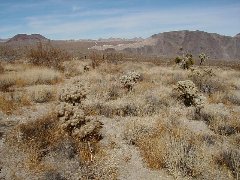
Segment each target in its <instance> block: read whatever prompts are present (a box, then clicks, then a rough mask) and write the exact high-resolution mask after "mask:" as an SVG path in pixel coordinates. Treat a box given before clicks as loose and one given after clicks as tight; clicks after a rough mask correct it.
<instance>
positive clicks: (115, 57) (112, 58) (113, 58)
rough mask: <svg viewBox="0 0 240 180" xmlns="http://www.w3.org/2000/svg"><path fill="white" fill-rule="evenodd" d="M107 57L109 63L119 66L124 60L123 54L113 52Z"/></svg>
mask: <svg viewBox="0 0 240 180" xmlns="http://www.w3.org/2000/svg"><path fill="white" fill-rule="evenodd" d="M105 56H106V61H107V62H108V63H113V64H117V63H118V62H120V61H122V60H123V54H122V53H116V52H111V53H107V54H106V55H105Z"/></svg>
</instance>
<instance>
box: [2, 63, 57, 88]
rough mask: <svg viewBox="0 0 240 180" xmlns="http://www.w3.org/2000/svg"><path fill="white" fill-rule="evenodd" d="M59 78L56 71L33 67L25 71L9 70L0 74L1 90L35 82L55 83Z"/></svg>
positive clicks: (34, 83)
mask: <svg viewBox="0 0 240 180" xmlns="http://www.w3.org/2000/svg"><path fill="white" fill-rule="evenodd" d="M60 80H61V74H60V73H59V72H58V71H55V70H52V69H48V68H39V67H33V68H30V69H28V70H25V71H19V72H10V73H5V74H3V75H1V77H0V87H1V91H8V90H9V88H10V87H11V86H14V85H15V86H17V87H23V86H29V85H36V84H55V83H57V82H59V81H60Z"/></svg>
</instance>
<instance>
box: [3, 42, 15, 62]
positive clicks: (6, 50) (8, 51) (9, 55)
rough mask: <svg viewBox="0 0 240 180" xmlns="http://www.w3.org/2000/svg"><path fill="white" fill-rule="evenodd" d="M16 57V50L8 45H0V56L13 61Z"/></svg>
mask: <svg viewBox="0 0 240 180" xmlns="http://www.w3.org/2000/svg"><path fill="white" fill-rule="evenodd" d="M17 57H18V54H17V51H16V50H15V49H14V48H12V47H11V46H9V45H0V58H1V59H3V60H6V61H13V60H15V59H16V58H17Z"/></svg>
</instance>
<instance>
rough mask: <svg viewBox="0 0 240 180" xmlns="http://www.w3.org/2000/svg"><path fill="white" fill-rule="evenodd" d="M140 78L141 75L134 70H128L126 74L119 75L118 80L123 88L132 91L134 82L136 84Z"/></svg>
mask: <svg viewBox="0 0 240 180" xmlns="http://www.w3.org/2000/svg"><path fill="white" fill-rule="evenodd" d="M140 78H141V75H140V74H139V73H137V72H135V71H130V72H128V73H127V74H125V75H123V76H121V77H120V82H121V84H122V86H123V87H124V88H126V89H127V90H128V91H132V89H133V86H134V84H136V83H137V82H138V81H139V80H140Z"/></svg>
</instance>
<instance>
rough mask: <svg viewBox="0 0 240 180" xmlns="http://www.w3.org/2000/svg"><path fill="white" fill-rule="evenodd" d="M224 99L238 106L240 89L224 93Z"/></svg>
mask: <svg viewBox="0 0 240 180" xmlns="http://www.w3.org/2000/svg"><path fill="white" fill-rule="evenodd" d="M224 99H226V100H228V101H229V102H231V103H232V104H235V105H237V106H240V91H239V90H233V91H230V92H228V93H227V94H225V97H223V100H224Z"/></svg>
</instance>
